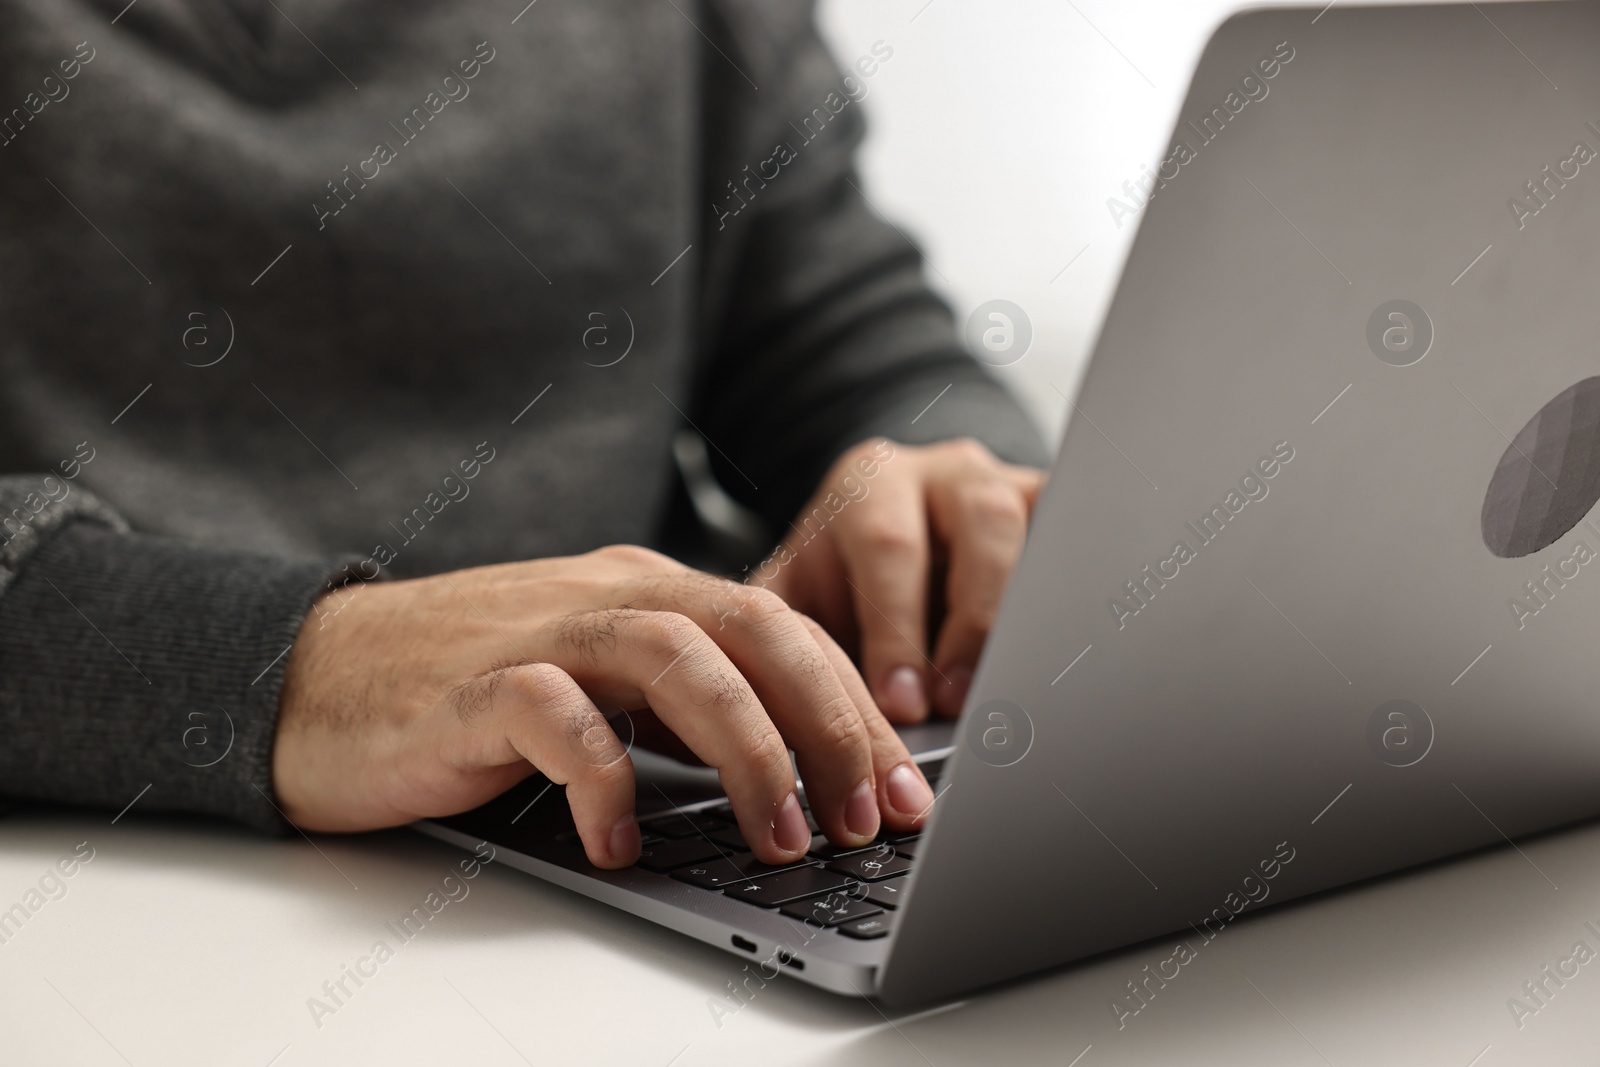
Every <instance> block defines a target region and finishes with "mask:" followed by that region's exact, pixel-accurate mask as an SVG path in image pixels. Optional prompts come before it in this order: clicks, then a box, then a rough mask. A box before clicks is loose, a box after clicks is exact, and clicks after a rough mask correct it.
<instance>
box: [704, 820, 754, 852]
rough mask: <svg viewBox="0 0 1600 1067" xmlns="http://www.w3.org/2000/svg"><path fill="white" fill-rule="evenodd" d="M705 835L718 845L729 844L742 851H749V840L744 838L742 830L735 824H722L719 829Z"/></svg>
mask: <svg viewBox="0 0 1600 1067" xmlns="http://www.w3.org/2000/svg"><path fill="white" fill-rule="evenodd" d="M707 836H709V837H710V838H711V840H713V841H715V842H716V843H717V844H719V845H730V846H732V847H733V848H736V849H739V850H740V851H742V852H748V851H750V842H748V841H746V840H745V839H744V832H743V831H742V830H740V829H739V828H738V827H737V826H724V827H723V828H722V829H720V830H713V831H711V833H710V834H709V835H707Z"/></svg>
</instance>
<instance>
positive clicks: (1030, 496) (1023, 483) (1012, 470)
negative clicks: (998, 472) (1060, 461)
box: [1006, 464, 1049, 515]
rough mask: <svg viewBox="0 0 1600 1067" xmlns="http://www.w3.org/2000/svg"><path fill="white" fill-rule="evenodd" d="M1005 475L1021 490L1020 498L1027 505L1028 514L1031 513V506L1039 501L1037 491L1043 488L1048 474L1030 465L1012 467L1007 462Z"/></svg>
mask: <svg viewBox="0 0 1600 1067" xmlns="http://www.w3.org/2000/svg"><path fill="white" fill-rule="evenodd" d="M1006 477H1007V479H1009V480H1010V482H1011V484H1012V485H1015V486H1016V487H1017V488H1018V489H1020V490H1021V491H1022V499H1023V501H1024V502H1026V503H1027V505H1028V514H1029V515H1032V514H1033V506H1034V505H1035V504H1037V503H1038V502H1039V491H1040V490H1042V489H1043V488H1044V483H1045V482H1046V481H1048V480H1049V475H1048V474H1046V473H1045V472H1044V471H1041V470H1035V469H1034V468H1032V467H1013V466H1011V465H1009V464H1007V466H1006Z"/></svg>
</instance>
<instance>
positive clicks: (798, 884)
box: [723, 867, 851, 908]
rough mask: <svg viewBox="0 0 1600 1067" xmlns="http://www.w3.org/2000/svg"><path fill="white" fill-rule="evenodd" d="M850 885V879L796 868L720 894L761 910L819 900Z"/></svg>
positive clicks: (805, 868) (832, 872)
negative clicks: (797, 901) (807, 900)
mask: <svg viewBox="0 0 1600 1067" xmlns="http://www.w3.org/2000/svg"><path fill="white" fill-rule="evenodd" d="M850 882H851V879H850V876H849V875H845V874H840V873H838V872H837V871H830V870H827V869H826V868H823V867H796V868H794V869H793V870H788V871H783V872H782V873H780V874H771V875H767V876H765V877H762V878H757V879H754V880H752V881H749V882H742V883H739V884H737V885H732V886H729V887H728V888H727V889H724V890H723V892H724V893H726V894H728V896H730V897H733V898H735V899H736V900H743V901H745V902H747V903H750V904H754V905H756V906H757V907H761V908H776V907H779V906H780V905H783V904H788V903H789V902H790V901H794V900H804V899H805V898H807V897H816V896H821V895H822V894H823V893H831V892H833V891H834V890H835V889H843V888H844V887H845V886H847V885H849V884H850Z"/></svg>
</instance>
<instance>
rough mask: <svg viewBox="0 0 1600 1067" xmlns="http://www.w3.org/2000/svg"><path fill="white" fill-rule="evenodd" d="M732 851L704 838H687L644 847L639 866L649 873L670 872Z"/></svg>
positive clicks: (640, 852)
mask: <svg viewBox="0 0 1600 1067" xmlns="http://www.w3.org/2000/svg"><path fill="white" fill-rule="evenodd" d="M732 851H733V850H732V849H730V848H728V847H727V846H726V845H713V844H711V843H710V842H709V841H706V840H705V839H704V838H699V837H685V838H683V839H681V840H678V841H663V842H661V843H660V844H658V845H646V846H644V847H643V848H641V849H640V850H639V866H640V867H643V868H644V869H645V870H647V871H670V870H672V869H673V868H674V867H682V866H684V865H685V864H689V863H700V862H702V861H704V860H709V859H712V858H714V857H717V856H723V855H726V854H728V853H729V852H732Z"/></svg>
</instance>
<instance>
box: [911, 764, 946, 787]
mask: <svg viewBox="0 0 1600 1067" xmlns="http://www.w3.org/2000/svg"><path fill="white" fill-rule="evenodd" d="M917 767H918V768H920V769H921V771H922V777H924V778H926V779H927V780H928V784H929V785H931V786H938V784H939V779H940V778H941V777H942V776H943V775H944V760H942V759H936V760H929V761H928V762H927V763H919V764H917Z"/></svg>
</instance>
